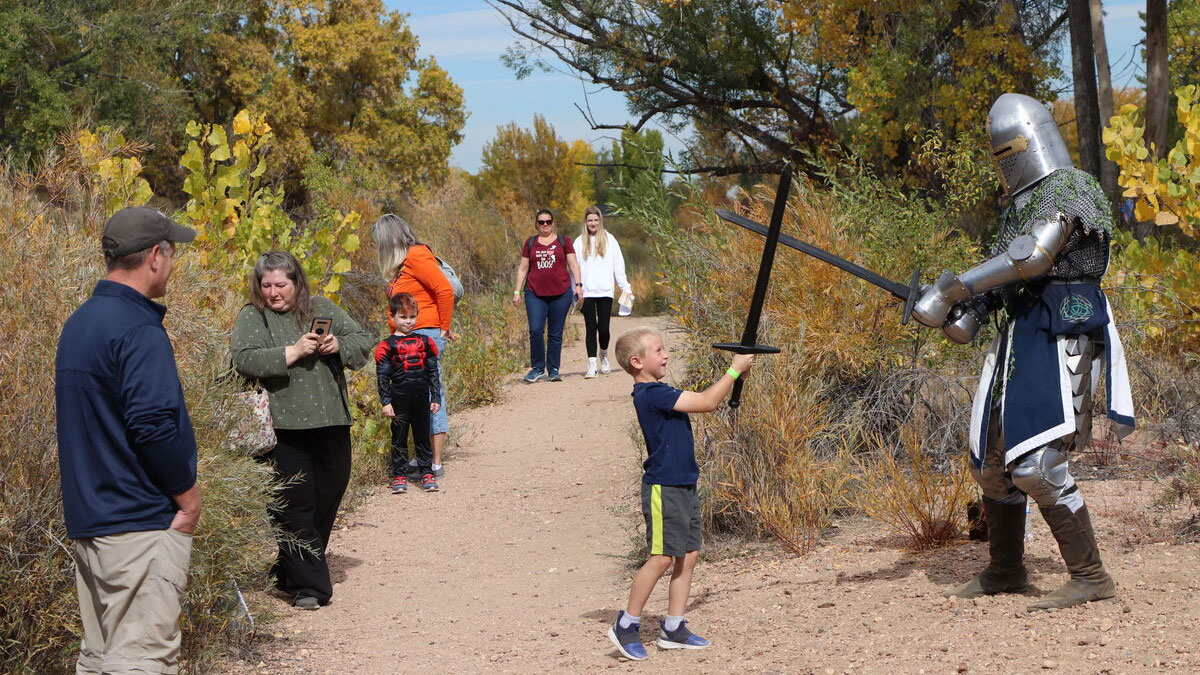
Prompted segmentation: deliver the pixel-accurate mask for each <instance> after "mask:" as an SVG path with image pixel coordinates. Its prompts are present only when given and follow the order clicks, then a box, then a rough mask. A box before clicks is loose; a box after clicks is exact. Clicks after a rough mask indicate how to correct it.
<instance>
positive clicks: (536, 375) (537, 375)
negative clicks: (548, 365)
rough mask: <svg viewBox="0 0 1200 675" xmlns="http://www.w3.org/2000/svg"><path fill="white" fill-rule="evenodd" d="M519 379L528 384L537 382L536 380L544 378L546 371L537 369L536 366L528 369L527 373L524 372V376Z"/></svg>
mask: <svg viewBox="0 0 1200 675" xmlns="http://www.w3.org/2000/svg"><path fill="white" fill-rule="evenodd" d="M521 379H523V380H525V382H527V383H529V384H532V383H534V382H537V381H538V380H544V379H546V371H544V370H538V369H537V368H534V369H532V370H530V371H529V372H528V373H525V377H523V378H521Z"/></svg>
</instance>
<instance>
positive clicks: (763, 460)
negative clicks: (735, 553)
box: [696, 355, 849, 554]
mask: <svg viewBox="0 0 1200 675" xmlns="http://www.w3.org/2000/svg"><path fill="white" fill-rule="evenodd" d="M801 372H802V369H801V368H800V367H799V361H798V359H796V358H794V357H792V356H790V355H787V356H784V355H781V358H779V359H776V360H767V359H759V361H758V363H757V364H756V365H755V366H754V369H753V370H752V371H751V373H750V374H749V375H748V376H747V377H748V379H747V381H746V382H747V383H746V387H747V389H748V390H749V393H748V394H747V396H746V397H745V398H743V399H742V400H743V404H742V407H741V408H740V409H738V410H737V411H736V412H735V411H732V410H731V409H728V408H725V409H723V410H721V411H720V412H719V413H717V414H715V415H705V416H700V417H697V418H696V427H697V432H696V433H697V439H698V446H699V447H698V449H699V457H700V461H701V462H702V474H703V476H704V480H705V482H706V484H708V485H709V488H708V491H707V492H708V494H707V497H708V499H707V501H706V503H705V512H704V515H705V524H706V526H707V527H708V528H709V529H711V530H712V531H716V532H734V533H737V532H741V533H746V532H753V533H755V534H763V533H769V534H771V535H773V536H775V537H776V538H778V539H779V540H780V541H782V542H783V543H784V544H785V545H787V546H788V548H790V549H791V550H793V551H794V552H795V553H797V554H803V553H807V552H808V551H809V550H811V548H812V547H813V546H814V545H815V544H816V542H817V537H818V535H819V534H820V533H821V531H823V530H824V529H825V528H826V527H828V526H829V525H830V524H831V522H832V518H833V514H834V512H835V510H836V509H837V508H839V507H841V506H844V498H843V496H842V495H843V492H844V489H845V487H846V483H847V481H848V480H849V472H848V471H847V468H848V459H849V457H848V456H847V455H845V454H842V453H836V452H835V453H827V452H822V450H821V442H820V439H821V438H822V436H824V435H825V434H826V433H828V431H829V429H828V423H827V421H826V420H827V417H826V416H825V415H824V414H823V413H824V411H825V404H824V402H822V401H821V400H820V388H819V386H812V385H813V383H811V382H805V381H804V380H802V379H797V376H798V375H799V374H800V373H801Z"/></svg>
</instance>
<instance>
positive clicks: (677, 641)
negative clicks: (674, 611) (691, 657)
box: [656, 621, 708, 649]
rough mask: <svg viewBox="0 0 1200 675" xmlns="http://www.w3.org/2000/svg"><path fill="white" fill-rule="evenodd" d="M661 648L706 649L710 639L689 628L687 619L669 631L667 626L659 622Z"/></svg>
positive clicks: (659, 644)
mask: <svg viewBox="0 0 1200 675" xmlns="http://www.w3.org/2000/svg"><path fill="white" fill-rule="evenodd" d="M656 644H658V647H659V649H704V648H705V647H707V646H708V640H705V639H704V638H702V637H700V636H699V635H696V634H695V633H693V632H692V631H690V630H688V627H687V621H680V622H679V628H676V629H675V630H672V631H669V630H667V628H666V626H664V625H663V624H662V622H659V624H658V642H657V643H656Z"/></svg>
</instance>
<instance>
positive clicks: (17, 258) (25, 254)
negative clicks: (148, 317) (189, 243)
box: [0, 146, 274, 673]
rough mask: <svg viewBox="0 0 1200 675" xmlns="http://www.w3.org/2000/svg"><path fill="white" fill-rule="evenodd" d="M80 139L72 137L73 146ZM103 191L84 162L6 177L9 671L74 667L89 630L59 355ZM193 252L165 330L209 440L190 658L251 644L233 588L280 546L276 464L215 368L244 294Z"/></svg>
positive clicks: (3, 525) (0, 635) (187, 646)
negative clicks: (66, 489)
mask: <svg viewBox="0 0 1200 675" xmlns="http://www.w3.org/2000/svg"><path fill="white" fill-rule="evenodd" d="M68 147H69V146H68ZM102 197H103V196H102V195H97V194H95V193H94V191H93V190H92V189H91V187H90V184H89V182H88V181H87V179H86V178H85V176H84V175H83V172H82V171H81V167H80V165H79V163H78V161H76V159H75V158H72V157H70V155H69V153H68V155H66V156H64V157H61V158H52V159H51V160H50V161H47V162H46V163H44V164H43V165H42V167H41V169H40V170H39V171H38V173H36V174H33V175H24V174H14V173H11V172H4V173H3V174H2V175H0V215H2V216H3V217H4V219H5V221H6V222H8V223H11V224H12V225H13V229H12V230H11V231H9V232H7V233H5V234H4V235H0V275H2V277H3V278H4V279H5V290H4V293H3V295H2V296H0V316H2V318H0V321H2V322H3V324H2V325H3V328H4V330H6V331H7V334H8V335H9V340H8V345H7V346H6V349H4V350H3V351H2V352H0V362H2V366H0V378H3V382H0V385H2V386H0V670H5V671H7V672H39V673H42V672H66V671H67V670H69V669H70V663H71V661H72V660H73V658H74V652H75V649H76V648H77V644H78V640H79V635H80V627H79V625H78V609H77V605H76V599H75V590H74V576H73V572H72V564H71V561H70V558H69V555H68V548H67V547H68V546H69V543H68V541H67V539H66V531H65V527H64V523H63V518H62V508H61V497H60V493H59V478H58V462H57V452H56V447H57V446H56V436H55V413H54V397H53V394H52V392H53V391H54V352H55V348H56V345H57V342H58V333H59V330H60V328H61V326H62V324H63V322H64V321H65V320H66V318H67V316H68V315H69V314H70V313H71V312H72V311H74V309H75V308H76V307H77V306H78V305H79V304H81V303H82V302H83V301H84V300H85V299H86V298H87V297H88V296H89V295H90V293H91V290H92V287H93V286H94V284H95V282H96V280H97V279H100V278H102V277H103V276H104V269H103V264H102V263H103V261H102V258H101V256H100V252H99V244H98V242H99V230H100V226H101V223H102V222H103V218H104V207H103V205H102V204H103V200H102ZM225 287H226V284H225V283H224V282H223V281H220V280H216V279H214V278H213V277H212V276H211V275H209V274H207V273H206V272H204V271H203V270H202V269H200V268H199V267H198V266H197V265H195V264H194V261H192V260H189V259H188V256H187V252H186V247H185V248H184V249H181V257H180V261H179V264H178V266H177V268H176V272H175V275H174V276H173V278H172V283H171V290H170V292H169V295H168V297H167V299H166V303H167V304H168V306H169V307H170V308H171V309H170V311H169V312H168V314H167V319H166V326H167V330H168V332H169V334H170V335H171V338H172V342H173V344H174V345H175V352H176V358H177V361H178V365H179V372H180V375H181V377H182V378H183V386H184V391H185V392H186V394H187V398H188V408H189V411H190V412H191V415H192V418H193V423H194V425H195V428H196V433H197V442H198V444H199V448H200V458H199V463H200V467H199V475H200V479H199V480H200V489H201V492H202V494H203V497H204V514H203V516H202V519H201V524H200V529H199V530H198V533H197V536H196V539H195V543H194V549H193V554H192V571H191V575H190V578H189V584H188V593H187V598H186V601H185V608H184V614H183V619H182V621H183V625H184V650H185V657H186V658H187V659H188V663H189V668H190V669H191V670H193V671H200V670H203V663H204V656H205V655H206V654H207V653H208V652H209V651H211V650H212V649H213V648H214V647H217V646H228V645H231V644H239V643H243V642H244V640H245V638H246V636H247V635H248V634H249V631H250V627H249V625H248V624H247V623H246V622H245V620H244V618H239V617H240V616H241V613H240V610H239V609H238V608H237V606H236V603H235V598H236V593H235V591H234V590H233V589H234V587H235V585H238V586H241V587H243V588H247V587H250V588H255V587H257V588H261V587H262V586H263V585H264V583H265V574H264V570H265V569H266V566H267V564H268V562H269V559H270V553H271V550H272V549H273V546H274V544H273V542H274V539H273V536H272V534H271V531H270V528H269V525H268V523H267V519H266V513H265V505H266V503H267V501H268V500H269V498H270V497H269V491H270V485H269V480H268V474H267V471H266V470H265V468H263V467H262V466H260V465H257V464H255V463H254V462H253V461H251V460H249V459H247V458H243V457H239V456H236V455H233V454H231V453H230V451H228V450H227V449H225V447H224V441H225V439H226V438H227V434H228V427H227V423H226V422H224V421H223V420H226V419H228V416H227V415H225V414H223V413H224V411H225V410H226V408H227V407H228V405H229V401H230V397H229V394H230V393H232V391H233V387H234V384H233V383H232V382H230V381H228V380H226V379H222V378H219V377H218V375H219V374H220V373H221V371H222V370H223V369H224V367H225V363H226V361H227V359H228V356H227V350H228V346H227V345H228V337H227V333H226V331H227V328H228V324H229V323H230V321H231V320H232V316H233V313H234V311H235V310H236V307H237V305H238V304H240V303H239V301H238V300H237V299H236V298H233V297H231V296H230V294H229V293H228V292H227V291H226V290H224V289H225Z"/></svg>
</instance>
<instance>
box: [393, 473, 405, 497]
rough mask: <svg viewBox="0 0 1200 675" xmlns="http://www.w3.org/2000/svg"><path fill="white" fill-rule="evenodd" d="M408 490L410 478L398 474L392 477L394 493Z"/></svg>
mask: <svg viewBox="0 0 1200 675" xmlns="http://www.w3.org/2000/svg"><path fill="white" fill-rule="evenodd" d="M405 492H408V479H407V478H405V477H404V476H396V477H395V478H393V479H392V494H394V495H402V494H404V493H405Z"/></svg>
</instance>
